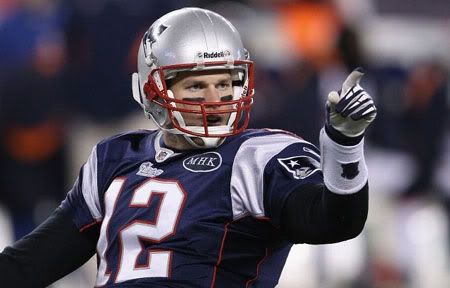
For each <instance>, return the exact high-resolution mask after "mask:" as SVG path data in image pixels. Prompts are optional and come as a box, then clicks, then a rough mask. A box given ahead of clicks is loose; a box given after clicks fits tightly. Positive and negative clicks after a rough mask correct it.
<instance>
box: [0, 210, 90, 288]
mask: <svg viewBox="0 0 450 288" xmlns="http://www.w3.org/2000/svg"><path fill="white" fill-rule="evenodd" d="M98 233H99V227H98V225H95V226H92V227H90V228H88V229H85V230H83V232H79V230H78V228H77V227H76V226H75V224H74V223H73V222H72V220H70V217H69V216H68V215H67V214H66V213H65V212H64V211H63V210H62V209H60V208H58V209H56V210H55V212H53V214H52V215H51V216H50V217H49V218H48V219H47V220H46V221H45V222H44V223H43V224H41V225H40V226H39V227H37V228H36V229H35V230H34V231H33V232H31V233H30V234H28V235H27V236H25V237H24V238H22V239H21V240H19V241H17V242H16V243H14V244H13V245H12V246H10V247H6V248H5V249H4V250H3V252H2V253H0V274H1V276H0V279H1V287H24V288H26V287H34V288H36V287H46V286H48V285H50V284H51V283H53V282H54V281H56V280H58V279H60V278H62V277H63V276H65V275H67V274H69V273H70V272H72V271H74V270H75V269H76V268H78V267H80V266H81V265H82V264H84V263H85V262H86V261H87V260H89V259H90V258H91V257H92V256H93V255H94V254H95V247H96V241H97V239H98Z"/></svg>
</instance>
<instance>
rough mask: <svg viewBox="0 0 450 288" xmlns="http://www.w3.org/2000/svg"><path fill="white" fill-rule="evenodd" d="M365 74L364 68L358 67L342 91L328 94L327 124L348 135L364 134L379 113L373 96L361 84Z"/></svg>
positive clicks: (346, 80)
mask: <svg viewBox="0 0 450 288" xmlns="http://www.w3.org/2000/svg"><path fill="white" fill-rule="evenodd" d="M363 75H364V72H363V70H362V69H361V68H356V69H355V70H353V72H352V73H350V75H348V77H347V79H345V81H344V83H343V84H342V90H341V91H340V93H338V92H336V91H331V92H330V93H329V94H328V101H327V121H328V123H327V124H328V125H331V126H332V127H333V128H334V129H335V130H337V131H339V132H341V133H342V134H343V135H345V136H347V137H358V136H361V135H362V134H364V131H365V130H366V128H367V126H369V124H370V123H371V122H372V121H373V120H374V119H375V116H376V115H377V109H376V107H375V104H374V103H373V100H372V97H371V96H370V95H369V94H368V93H367V92H366V91H365V90H364V89H363V88H362V87H361V86H360V85H359V81H360V80H361V77H362V76H363Z"/></svg>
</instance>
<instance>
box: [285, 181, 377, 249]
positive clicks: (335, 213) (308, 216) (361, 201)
mask: <svg viewBox="0 0 450 288" xmlns="http://www.w3.org/2000/svg"><path fill="white" fill-rule="evenodd" d="M368 190H369V188H368V184H367V182H366V184H365V185H364V187H363V188H361V190H359V191H357V193H352V194H337V193H333V192H331V191H330V190H328V189H327V188H326V186H325V185H323V184H321V185H304V186H302V187H299V188H297V190H296V191H294V192H292V193H291V194H290V195H289V197H288V198H287V200H286V201H285V204H284V206H283V212H282V216H281V221H280V226H281V230H282V232H283V234H284V235H285V236H286V237H287V239H288V240H289V241H291V242H293V243H308V244H326V243H335V242H340V241H344V240H348V239H351V238H354V237H356V236H357V235H359V234H360V233H361V231H362V229H363V228H364V224H365V221H366V219H367V213H368V206H369V205H368V198H369V197H368Z"/></svg>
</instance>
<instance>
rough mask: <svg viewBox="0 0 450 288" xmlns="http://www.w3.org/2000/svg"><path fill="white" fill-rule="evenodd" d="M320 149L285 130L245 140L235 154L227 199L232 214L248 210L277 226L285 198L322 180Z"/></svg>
mask: <svg viewBox="0 0 450 288" xmlns="http://www.w3.org/2000/svg"><path fill="white" fill-rule="evenodd" d="M322 183H323V175H322V171H321V169H320V152H319V150H318V149H317V147H315V146H314V145H313V144H311V143H309V142H307V141H304V140H302V139H301V138H298V137H295V136H292V135H289V134H283V133H279V134H272V135H266V136H262V137H255V138H251V139H249V140H247V141H245V142H244V143H243V144H242V145H241V147H240V148H239V150H238V152H237V153H236V156H235V161H234V163H233V169H232V177H231V200H232V207H233V214H234V217H235V218H239V217H242V216H244V215H248V214H251V215H252V216H254V217H262V218H268V219H269V220H270V221H271V222H272V224H274V225H276V226H279V221H280V216H281V212H282V211H281V210H282V207H283V205H284V202H285V200H286V199H287V197H288V196H289V195H290V193H292V192H293V191H295V190H298V188H299V187H301V186H302V185H306V184H322Z"/></svg>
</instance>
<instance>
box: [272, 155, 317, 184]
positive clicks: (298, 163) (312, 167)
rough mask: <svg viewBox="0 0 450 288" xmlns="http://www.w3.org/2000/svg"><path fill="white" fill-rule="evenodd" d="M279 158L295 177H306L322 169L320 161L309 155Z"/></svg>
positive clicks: (282, 164)
mask: <svg viewBox="0 0 450 288" xmlns="http://www.w3.org/2000/svg"><path fill="white" fill-rule="evenodd" d="M277 160H278V162H279V163H280V164H281V166H283V168H285V169H286V170H287V171H288V172H289V173H290V174H292V176H293V177H294V178H295V179H305V178H307V177H309V176H311V175H312V174H314V173H315V172H317V171H320V163H319V161H317V160H316V159H314V158H311V157H309V156H294V157H289V158H278V159H277Z"/></svg>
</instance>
